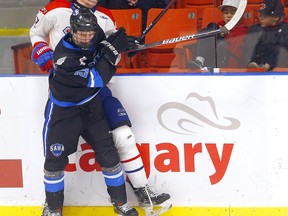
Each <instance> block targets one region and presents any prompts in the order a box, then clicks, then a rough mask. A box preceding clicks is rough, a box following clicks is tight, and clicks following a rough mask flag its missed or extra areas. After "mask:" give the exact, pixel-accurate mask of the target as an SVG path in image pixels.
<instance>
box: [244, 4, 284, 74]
mask: <svg viewBox="0 0 288 216" xmlns="http://www.w3.org/2000/svg"><path fill="white" fill-rule="evenodd" d="M258 12H259V13H260V22H259V24H255V25H252V26H251V27H250V28H249V29H248V35H247V38H246V42H245V56H246V61H245V63H246V65H247V67H248V68H259V67H262V68H265V70H266V71H269V70H272V69H273V68H275V67H288V61H287V59H288V53H287V48H288V40H287V39H288V24H287V22H286V20H285V13H284V6H283V5H282V3H281V1H280V0H265V1H264V2H263V3H261V5H260V9H259V11H258Z"/></svg>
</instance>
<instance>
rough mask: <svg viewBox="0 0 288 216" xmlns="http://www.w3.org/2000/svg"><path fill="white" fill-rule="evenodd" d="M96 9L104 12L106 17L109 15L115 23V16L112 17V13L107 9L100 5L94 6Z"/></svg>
mask: <svg viewBox="0 0 288 216" xmlns="http://www.w3.org/2000/svg"><path fill="white" fill-rule="evenodd" d="M96 10H97V11H100V12H102V13H104V14H105V15H107V16H108V17H110V19H111V20H112V22H113V23H114V25H115V18H114V17H113V14H112V12H111V11H110V10H109V9H107V8H104V7H101V6H96Z"/></svg>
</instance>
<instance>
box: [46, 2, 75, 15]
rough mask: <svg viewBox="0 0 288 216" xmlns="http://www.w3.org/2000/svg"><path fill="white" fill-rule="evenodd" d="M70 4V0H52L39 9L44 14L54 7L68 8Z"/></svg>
mask: <svg viewBox="0 0 288 216" xmlns="http://www.w3.org/2000/svg"><path fill="white" fill-rule="evenodd" d="M70 5H71V2H69V1H68V0H54V1H53V2H50V3H49V4H47V5H46V6H45V7H44V8H42V9H41V10H40V11H41V12H42V13H43V14H46V13H48V12H49V11H51V10H53V9H55V8H61V7H64V8H70Z"/></svg>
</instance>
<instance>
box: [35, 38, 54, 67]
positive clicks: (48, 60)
mask: <svg viewBox="0 0 288 216" xmlns="http://www.w3.org/2000/svg"><path fill="white" fill-rule="evenodd" d="M31 58H32V61H33V62H34V63H36V64H37V65H38V66H39V67H40V69H41V70H42V71H47V72H49V73H50V72H52V70H53V62H52V58H53V51H52V49H51V48H50V47H49V46H48V44H46V43H40V44H38V45H37V46H36V47H35V48H34V49H33V51H32V56H31Z"/></svg>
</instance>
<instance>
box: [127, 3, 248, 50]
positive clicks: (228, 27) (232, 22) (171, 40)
mask: <svg viewBox="0 0 288 216" xmlns="http://www.w3.org/2000/svg"><path fill="white" fill-rule="evenodd" d="M246 5H247V0H240V3H239V6H238V9H237V11H236V13H235V14H234V16H233V17H232V19H231V20H230V21H229V22H228V23H226V25H225V26H222V27H220V28H219V29H217V30H211V31H209V32H205V33H197V34H190V35H185V36H180V37H176V38H169V39H165V40H162V41H158V42H154V43H149V44H135V46H134V47H132V48H131V49H130V50H129V51H126V52H133V51H139V50H144V49H148V48H152V47H156V46H161V45H165V44H173V43H178V42H183V41H189V40H193V39H198V38H203V37H207V36H211V35H216V34H221V33H227V32H228V31H230V30H231V29H232V28H233V27H234V26H235V25H236V24H237V23H238V21H239V20H240V19H241V17H242V15H243V13H244V11H245V8H246Z"/></svg>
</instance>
